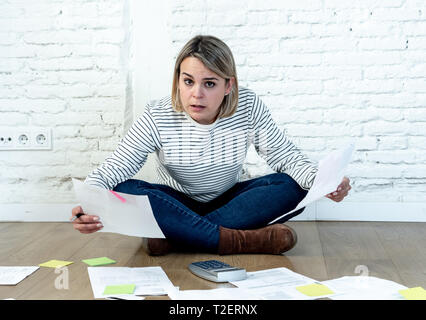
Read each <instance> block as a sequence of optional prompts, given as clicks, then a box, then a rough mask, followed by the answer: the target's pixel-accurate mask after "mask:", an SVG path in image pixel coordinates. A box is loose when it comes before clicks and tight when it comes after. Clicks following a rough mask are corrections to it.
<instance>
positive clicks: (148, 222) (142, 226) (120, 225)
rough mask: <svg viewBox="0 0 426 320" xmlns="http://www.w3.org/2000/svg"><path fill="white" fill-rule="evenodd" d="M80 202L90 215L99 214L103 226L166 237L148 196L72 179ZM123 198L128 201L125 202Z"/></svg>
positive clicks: (106, 228) (110, 229) (141, 235)
mask: <svg viewBox="0 0 426 320" xmlns="http://www.w3.org/2000/svg"><path fill="white" fill-rule="evenodd" d="M72 182H73V184H74V191H75V195H76V197H77V201H78V202H79V203H80V205H81V207H82V208H83V211H84V212H85V213H87V214H93V215H97V216H99V219H100V221H101V222H102V224H103V226H104V227H103V228H102V229H101V230H99V232H114V233H120V234H124V235H128V236H134V237H145V238H165V236H164V234H163V232H162V231H161V229H160V227H159V226H158V223H157V221H156V220H155V217H154V214H153V213H152V208H151V205H150V203H149V199H148V196H145V195H132V194H124V193H120V192H115V193H116V194H117V195H118V196H119V197H121V198H122V199H121V200H120V198H118V197H117V196H116V195H114V194H113V193H112V192H111V191H110V190H107V189H103V188H100V187H95V186H91V185H88V184H86V183H84V182H81V181H79V180H77V179H72ZM123 199H124V200H125V201H123Z"/></svg>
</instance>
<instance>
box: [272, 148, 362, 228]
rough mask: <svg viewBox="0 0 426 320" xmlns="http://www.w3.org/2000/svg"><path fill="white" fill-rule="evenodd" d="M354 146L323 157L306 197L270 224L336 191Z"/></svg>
mask: <svg viewBox="0 0 426 320" xmlns="http://www.w3.org/2000/svg"><path fill="white" fill-rule="evenodd" d="M354 148H355V145H354V144H353V143H351V144H349V145H348V146H346V147H344V148H342V149H340V150H336V151H333V152H331V153H330V154H329V155H327V156H326V157H325V158H323V159H321V160H320V161H319V163H318V171H317V174H316V176H315V180H314V183H313V184H312V187H311V188H310V189H309V192H308V193H307V194H306V196H305V198H303V200H302V201H301V202H300V203H299V204H298V205H297V207H296V208H294V209H293V210H292V211H290V212H287V213H285V214H284V215H282V216H280V217H278V218H276V219H275V220H273V221H271V222H270V223H269V224H271V223H274V222H275V221H277V220H279V219H280V218H282V217H283V216H285V215H288V214H289V213H292V212H294V211H296V210H299V209H301V208H303V207H306V206H307V205H308V204H310V203H312V202H314V201H317V200H318V199H320V198H322V197H324V196H326V195H327V194H329V193H331V192H333V191H336V189H337V187H338V186H339V184H340V183H341V182H342V179H343V177H344V173H345V170H346V167H347V166H348V164H349V161H350V160H351V157H352V152H353V150H354Z"/></svg>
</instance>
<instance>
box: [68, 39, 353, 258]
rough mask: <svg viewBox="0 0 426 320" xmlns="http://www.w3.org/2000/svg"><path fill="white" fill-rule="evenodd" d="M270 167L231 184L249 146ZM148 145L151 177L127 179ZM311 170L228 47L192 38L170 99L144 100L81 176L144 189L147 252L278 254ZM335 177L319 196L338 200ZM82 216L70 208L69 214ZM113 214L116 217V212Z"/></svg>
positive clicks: (289, 235)
mask: <svg viewBox="0 0 426 320" xmlns="http://www.w3.org/2000/svg"><path fill="white" fill-rule="evenodd" d="M251 144H253V145H254V147H255V149H256V151H257V152H258V153H259V154H260V155H261V156H262V157H263V158H264V159H265V160H266V162H267V163H268V165H269V166H270V167H271V168H272V169H273V170H274V171H275V173H273V174H269V175H266V176H263V177H258V178H256V179H251V180H246V181H240V174H241V170H242V166H243V162H244V159H245V156H246V153H247V149H248V147H249V146H250V145H251ZM152 152H155V153H156V155H157V164H158V172H157V173H158V181H157V182H158V183H156V184H154V183H148V182H145V181H142V180H135V179H131V178H132V177H133V176H134V175H135V174H136V173H137V172H138V171H139V170H140V168H141V167H142V166H143V164H144V162H145V161H146V159H147V156H148V154H149V153H152ZM316 171H317V167H316V165H315V163H314V162H312V161H311V160H309V159H308V158H307V157H306V156H305V155H304V154H302V153H301V152H300V151H299V150H298V148H297V147H296V146H295V145H294V144H293V143H292V142H291V141H290V140H289V139H287V137H286V136H285V135H284V133H283V131H282V130H280V129H279V128H278V127H277V125H276V124H275V122H274V121H273V119H272V118H271V115H270V112H269V110H268V108H267V107H266V105H265V104H264V103H263V102H262V100H261V99H260V98H259V97H258V96H257V95H256V94H255V93H254V92H253V91H251V90H249V89H246V88H242V87H238V79H237V73H236V67H235V62H234V58H233V55H232V52H231V50H230V49H229V48H228V46H227V45H226V44H225V43H224V42H222V41H221V40H219V39H217V38H215V37H212V36H196V37H194V38H193V39H191V40H190V41H189V42H188V43H187V44H186V45H185V46H184V47H183V48H182V50H181V52H180V53H179V55H178V57H177V59H176V65H175V70H174V79H173V88H172V93H171V96H169V97H165V98H163V99H161V100H158V101H154V102H152V103H151V104H149V105H147V107H146V108H145V111H144V113H143V114H142V116H141V117H139V119H137V120H136V121H135V123H134V124H133V125H132V127H131V128H130V130H129V131H128V132H127V134H126V135H125V137H124V138H123V139H122V140H121V142H120V143H119V145H118V147H117V149H116V150H115V151H114V153H113V154H112V155H111V156H110V157H108V158H107V159H106V160H105V161H104V163H102V164H101V165H100V166H99V167H98V168H96V169H95V170H94V171H93V172H92V173H91V174H90V175H88V177H87V178H86V180H85V183H88V184H91V185H95V186H99V187H102V188H106V189H110V190H115V191H118V192H122V193H128V194H137V195H147V196H148V198H149V201H150V204H151V207H152V210H153V213H154V216H155V218H156V220H157V222H158V224H159V226H160V228H161V230H162V231H163V233H164V235H165V236H166V239H145V245H146V248H147V249H148V252H149V253H150V254H151V255H162V254H166V253H167V252H169V251H171V250H176V249H178V250H181V249H188V250H199V251H205V252H212V253H218V254H235V253H269V254H280V253H283V252H285V251H287V250H290V249H291V248H293V246H294V245H295V244H296V241H297V236H296V233H295V231H294V230H293V229H292V228H290V227H288V226H286V225H285V224H283V222H285V221H287V220H288V219H290V218H292V217H294V216H295V215H297V214H299V213H300V212H302V211H303V209H301V210H299V211H296V212H294V213H292V214H288V215H285V216H284V217H283V218H282V219H280V221H279V223H274V224H271V225H268V223H269V222H270V221H272V220H274V219H276V218H277V217H279V216H281V215H283V214H285V213H286V212H290V211H291V210H292V209H294V208H295V207H296V206H297V204H298V203H299V202H300V201H301V200H302V199H303V198H304V197H305V195H306V193H307V192H308V190H309V188H310V187H311V186H312V183H313V181H314V179H315V174H316ZM350 189H351V187H350V184H349V179H348V178H346V177H345V178H344V179H343V181H342V182H341V184H340V185H339V187H338V188H337V190H336V191H335V192H333V193H331V194H329V195H328V197H329V198H330V199H332V200H334V201H337V202H339V201H341V200H342V199H343V198H344V197H345V196H346V195H347V194H348V191H349V190H350ZM77 213H83V210H82V208H81V207H79V206H78V207H75V208H74V209H73V210H72V215H73V216H74V215H76V214H77ZM117 214H119V213H118V212H117ZM73 224H74V228H75V229H77V230H78V231H80V232H81V233H92V232H96V231H98V230H100V229H101V228H102V223H101V222H100V221H99V218H98V217H96V216H94V215H90V213H86V214H84V215H83V216H81V217H80V218H78V219H76V220H75V221H74V222H73Z"/></svg>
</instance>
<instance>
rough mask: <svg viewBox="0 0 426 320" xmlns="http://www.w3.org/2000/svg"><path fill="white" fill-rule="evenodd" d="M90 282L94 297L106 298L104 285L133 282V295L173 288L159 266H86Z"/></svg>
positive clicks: (166, 292) (161, 293)
mask: <svg viewBox="0 0 426 320" xmlns="http://www.w3.org/2000/svg"><path fill="white" fill-rule="evenodd" d="M87 271H88V273H89V278H90V283H91V285H92V290H93V296H94V297H95V298H106V297H107V296H111V295H108V294H107V295H104V294H103V292H104V290H105V287H106V286H110V285H119V284H125V283H129V284H134V285H135V286H136V287H135V291H134V292H133V294H134V295H151V296H154V295H166V294H168V292H169V291H170V290H174V287H173V284H172V282H171V281H170V280H169V278H168V277H167V275H166V273H165V272H164V271H163V269H162V268H161V267H142V268H128V267H88V268H87Z"/></svg>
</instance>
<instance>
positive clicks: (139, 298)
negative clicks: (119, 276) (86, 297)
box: [105, 294, 145, 300]
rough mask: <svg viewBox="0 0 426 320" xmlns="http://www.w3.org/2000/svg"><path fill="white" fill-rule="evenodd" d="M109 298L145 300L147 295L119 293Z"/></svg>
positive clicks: (108, 298)
mask: <svg viewBox="0 0 426 320" xmlns="http://www.w3.org/2000/svg"><path fill="white" fill-rule="evenodd" d="M105 299H107V300H145V297H139V296H135V295H134V294H117V295H114V296H110V297H106V298H105Z"/></svg>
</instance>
